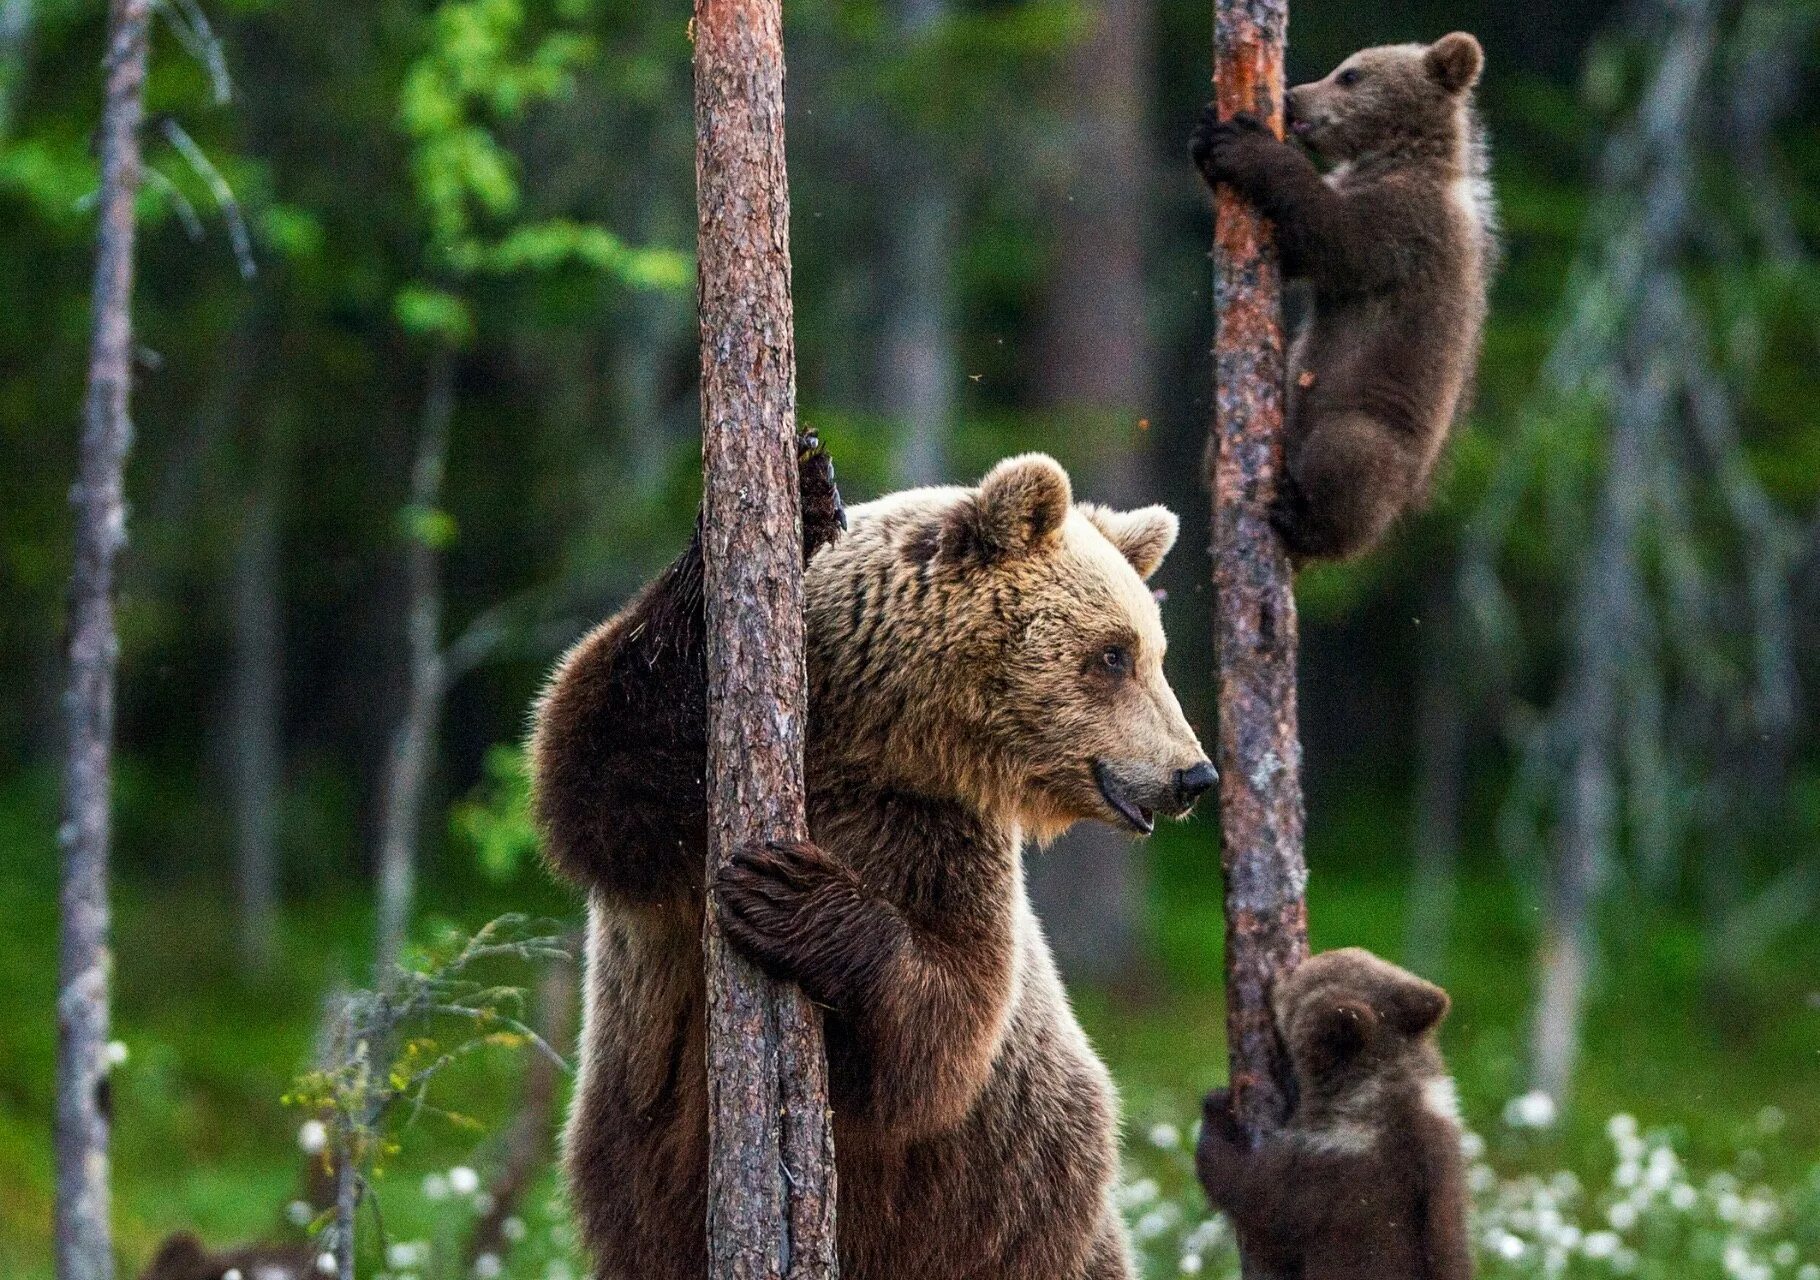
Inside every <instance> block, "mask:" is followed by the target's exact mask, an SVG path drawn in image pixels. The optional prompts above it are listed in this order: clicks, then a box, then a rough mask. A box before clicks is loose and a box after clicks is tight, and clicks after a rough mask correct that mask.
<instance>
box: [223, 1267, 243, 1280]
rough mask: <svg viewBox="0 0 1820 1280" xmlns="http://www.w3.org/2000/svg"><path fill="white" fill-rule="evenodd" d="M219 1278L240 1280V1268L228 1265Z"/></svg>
mask: <svg viewBox="0 0 1820 1280" xmlns="http://www.w3.org/2000/svg"><path fill="white" fill-rule="evenodd" d="M221 1280H241V1278H240V1268H239V1267H229V1268H228V1269H227V1270H226V1271H223V1272H222V1273H221Z"/></svg>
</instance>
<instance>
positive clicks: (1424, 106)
mask: <svg viewBox="0 0 1820 1280" xmlns="http://www.w3.org/2000/svg"><path fill="white" fill-rule="evenodd" d="M1484 64H1485V53H1484V51H1483V50H1482V49H1481V48H1480V47H1479V42H1478V41H1477V40H1476V39H1474V38H1473V37H1472V36H1470V35H1468V34H1467V33H1466V32H1464V31H1456V32H1454V33H1453V34H1451V35H1445V36H1442V37H1441V38H1440V39H1439V40H1437V41H1435V42H1434V43H1433V44H1387V45H1380V46H1378V47H1376V48H1373V49H1361V50H1360V51H1359V52H1357V53H1355V54H1353V55H1352V56H1351V57H1350V58H1348V59H1346V61H1344V62H1342V63H1341V64H1340V65H1339V66H1337V67H1335V68H1334V69H1333V71H1331V72H1330V73H1329V74H1328V76H1327V78H1326V79H1324V80H1316V81H1315V82H1314V83H1312V84H1303V85H1297V86H1296V87H1295V88H1293V89H1291V90H1290V91H1289V93H1288V97H1287V106H1288V122H1289V131H1290V132H1291V133H1292V134H1293V135H1294V136H1295V137H1296V138H1298V139H1300V140H1301V142H1302V143H1303V145H1305V146H1306V147H1307V148H1308V149H1309V150H1310V151H1312V152H1314V153H1315V154H1316V155H1318V156H1320V157H1321V158H1322V159H1324V160H1329V161H1332V162H1334V163H1339V164H1344V163H1347V162H1350V161H1355V160H1359V159H1362V158H1364V157H1366V156H1369V155H1379V154H1395V153H1398V152H1401V151H1409V150H1410V149H1411V148H1412V147H1413V148H1416V149H1419V150H1429V149H1434V148H1437V147H1438V148H1440V149H1441V150H1442V153H1443V154H1444V155H1446V156H1449V157H1451V156H1452V155H1454V154H1455V152H1456V150H1457V148H1458V147H1460V146H1462V145H1464V144H1465V142H1466V140H1467V136H1468V130H1469V124H1468V121H1467V116H1466V106H1467V103H1468V101H1469V99H1470V97H1471V94H1472V87H1473V85H1475V84H1477V83H1478V80H1479V71H1480V69H1481V68H1482V67H1483V66H1484Z"/></svg>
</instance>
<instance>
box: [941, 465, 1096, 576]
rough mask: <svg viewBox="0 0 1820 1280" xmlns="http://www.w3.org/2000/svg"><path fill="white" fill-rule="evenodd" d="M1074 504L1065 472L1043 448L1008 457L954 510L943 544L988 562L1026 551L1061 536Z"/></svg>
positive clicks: (956, 553) (1044, 544)
mask: <svg viewBox="0 0 1820 1280" xmlns="http://www.w3.org/2000/svg"><path fill="white" fill-rule="evenodd" d="M1073 505H1074V491H1073V489H1072V487H1071V486H1070V485H1069V483H1068V473H1067V472H1066V471H1063V470H1062V467H1061V464H1060V463H1058V462H1057V461H1056V460H1055V459H1054V458H1051V457H1049V456H1048V455H1047V454H1042V453H1026V454H1021V455H1019V456H1018V457H1015V458H1006V459H1005V460H1004V461H1003V462H1001V463H999V464H998V465H997V466H996V467H994V468H992V470H991V471H989V472H987V473H986V478H985V479H984V480H982V481H980V487H979V492H978V493H976V494H974V495H973V496H972V497H971V498H969V499H968V500H967V501H965V502H964V503H962V505H961V508H960V509H959V510H957V511H956V512H955V513H954V517H953V519H952V522H951V524H950V527H949V529H948V537H947V538H945V539H944V542H945V544H946V545H945V548H944V549H945V550H947V551H949V552H950V553H951V554H954V555H957V556H963V557H964V556H967V555H972V556H975V557H977V558H978V559H980V560H981V561H983V562H985V563H988V564H990V563H992V562H994V561H998V560H1006V559H1011V558H1013V557H1016V556H1022V555H1027V554H1029V553H1030V552H1032V551H1036V550H1038V549H1040V548H1043V547H1046V546H1048V545H1050V544H1051V543H1053V542H1054V541H1055V540H1056V539H1057V538H1059V537H1060V536H1061V532H1062V522H1063V521H1064V520H1066V519H1067V518H1068V509H1069V508H1070V507H1071V506H1073Z"/></svg>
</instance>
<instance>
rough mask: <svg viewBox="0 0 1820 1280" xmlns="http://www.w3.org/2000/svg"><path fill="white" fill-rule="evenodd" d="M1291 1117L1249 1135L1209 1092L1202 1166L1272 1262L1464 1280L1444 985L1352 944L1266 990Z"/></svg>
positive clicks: (1237, 1223) (1311, 1279)
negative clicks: (1251, 1139) (1441, 1033)
mask: <svg viewBox="0 0 1820 1280" xmlns="http://www.w3.org/2000/svg"><path fill="white" fill-rule="evenodd" d="M1271 1003H1272V1006H1273V1008H1274V1011H1275V1015H1276V1026H1277V1034H1278V1036H1279V1037H1280V1038H1281V1040H1282V1043H1283V1049H1284V1056H1285V1058H1286V1059H1287V1061H1288V1063H1289V1067H1290V1069H1291V1071H1292V1073H1293V1079H1292V1080H1290V1081H1287V1082H1286V1084H1287V1086H1288V1087H1287V1088H1286V1089H1285V1094H1286V1096H1288V1097H1291V1098H1293V1099H1294V1100H1295V1101H1294V1107H1293V1110H1292V1112H1291V1114H1290V1117H1289V1119H1288V1120H1287V1121H1286V1122H1285V1123H1284V1124H1283V1125H1282V1127H1281V1128H1279V1129H1274V1130H1271V1131H1269V1132H1267V1133H1266V1134H1265V1135H1264V1136H1263V1139H1262V1140H1261V1141H1260V1142H1259V1144H1258V1145H1257V1146H1255V1147H1253V1146H1251V1145H1250V1144H1248V1143H1247V1141H1246V1139H1245V1136H1244V1134H1243V1133H1241V1132H1240V1130H1239V1126H1238V1123H1237V1120H1236V1119H1235V1117H1234V1115H1233V1110H1232V1096H1231V1094H1230V1093H1229V1092H1228V1091H1227V1090H1225V1089H1216V1090H1215V1091H1214V1092H1212V1093H1210V1094H1208V1095H1207V1104H1206V1108H1205V1115H1204V1119H1203V1121H1202V1125H1201V1138H1200V1145H1199V1146H1198V1147H1197V1149H1196V1151H1195V1169H1196V1171H1197V1172H1198V1173H1199V1174H1200V1178H1201V1185H1202V1186H1203V1187H1204V1188H1205V1189H1206V1191H1207V1198H1208V1199H1209V1200H1211V1201H1212V1202H1213V1204H1214V1206H1215V1207H1216V1208H1218V1209H1221V1210H1223V1211H1224V1212H1225V1213H1226V1214H1227V1215H1228V1216H1229V1217H1230V1218H1231V1219H1232V1223H1233V1227H1234V1229H1235V1230H1236V1231H1237V1233H1238V1236H1239V1240H1240V1241H1241V1242H1242V1244H1243V1245H1244V1247H1245V1248H1246V1250H1247V1251H1248V1253H1249V1254H1251V1255H1252V1256H1253V1257H1255V1258H1256V1259H1257V1261H1258V1262H1259V1264H1260V1266H1261V1267H1262V1269H1263V1270H1264V1271H1265V1272H1267V1273H1269V1274H1273V1275H1284V1276H1290V1275H1293V1276H1297V1277H1299V1278H1300V1280H1466V1278H1467V1277H1469V1276H1471V1274H1472V1255H1471V1251H1470V1249H1469V1247H1468V1243H1467V1218H1466V1215H1467V1197H1466V1169H1465V1160H1464V1158H1463V1156H1462V1155H1461V1151H1460V1139H1461V1131H1460V1119H1459V1111H1458V1105H1457V1103H1456V1101H1455V1098H1454V1088H1453V1080H1452V1079H1451V1078H1450V1077H1449V1076H1448V1074H1447V1069H1446V1067H1445V1066H1444V1065H1443V1064H1442V1062H1441V1055H1440V1052H1439V1051H1438V1050H1437V1049H1436V1048H1435V1044H1434V1035H1433V1033H1434V1029H1435V1027H1436V1026H1437V1025H1438V1024H1439V1023H1440V1021H1441V1019H1442V1018H1443V1017H1444V1016H1446V1013H1447V993H1446V992H1445V991H1442V990H1441V988H1439V987H1437V986H1435V985H1434V984H1433V983H1431V982H1424V981H1423V980H1422V979H1421V978H1418V977H1416V976H1415V974H1413V973H1410V972H1408V971H1406V970H1404V969H1399V968H1398V967H1397V966H1396V965H1393V964H1390V963H1389V962H1387V961H1384V960H1380V959H1378V957H1376V956H1374V955H1372V954H1371V953H1370V952H1369V951H1362V950H1359V949H1358V948H1356V947H1352V948H1347V949H1346V950H1343V951H1329V952H1325V953H1323V954H1321V955H1318V956H1315V957H1314V958H1312V959H1310V960H1308V961H1307V962H1306V963H1304V964H1303V965H1302V966H1301V967H1300V968H1298V969H1297V970H1296V971H1295V972H1294V973H1292V974H1291V975H1289V977H1287V978H1285V979H1284V980H1282V981H1281V982H1279V983H1278V984H1277V986H1276V989H1275V990H1274V991H1273V992H1272V994H1271Z"/></svg>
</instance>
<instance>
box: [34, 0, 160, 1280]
mask: <svg viewBox="0 0 1820 1280" xmlns="http://www.w3.org/2000/svg"><path fill="white" fill-rule="evenodd" d="M150 22H151V5H150V3H149V0H114V2H113V4H112V5H111V7H110V8H109V11H108V26H107V32H108V36H107V58H106V61H105V63H104V66H105V70H106V97H105V100H104V103H103V106H102V113H101V201H100V228H99V238H98V244H97V247H96V252H95V279H94V292H93V297H92V302H91V306H92V308H93V314H92V317H91V324H92V326H93V331H92V337H91V342H90V346H89V368H88V396H87V401H86V404H85V406H84V409H83V422H82V440H81V447H80V452H79V459H78V463H77V476H76V484H75V488H74V489H73V490H72V492H71V495H70V496H71V504H72V505H73V506H74V508H75V518H76V555H75V565H74V569H73V571H72V574H71V581H70V629H69V692H68V694H67V701H66V708H67V713H68V717H69V720H68V723H69V740H68V746H67V750H68V755H67V757H66V759H65V765H64V774H63V822H62V825H61V826H60V827H59V829H58V832H57V835H58V842H59V843H60V844H61V845H62V848H63V883H62V891H61V895H60V908H61V923H62V930H61V936H60V939H59V947H58V955H57V1117H56V1147H57V1204H56V1215H55V1216H56V1237H57V1239H56V1263H57V1280H112V1276H113V1274H114V1254H113V1240H112V1232H111V1229H110V1225H109V1222H108V1212H109V1188H108V1122H109V1117H108V1108H107V1096H106V1090H107V1043H108V1000H109V991H108V989H109V978H110V974H109V970H110V967H111V963H112V958H111V956H110V955H109V952H108V944H109V931H110V927H111V925H110V920H109V913H108V846H109V840H110V835H111V822H110V812H109V810H110V806H111V804H112V798H113V786H112V764H113V749H114V683H115V670H116V666H117V663H118V660H119V639H118V636H117V634H116V632H115V629H114V565H115V561H116V559H117V557H118V556H119V554H120V550H121V548H122V547H124V546H125V545H126V502H125V494H124V479H123V472H124V470H125V466H126V452H127V446H128V442H129V440H130V438H131V435H132V424H131V422H130V420H129V418H128V416H127V406H128V399H129V396H130V393H131V389H132V357H133V319H132V299H133V233H134V225H133V198H134V196H135V195H136V194H137V192H138V189H139V176H140V152H139V128H140V124H141V123H142V121H143V119H144V111H145V104H144V91H145V73H146V61H147V54H148V39H149V34H150V33H149V31H148V26H149V24H150Z"/></svg>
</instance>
